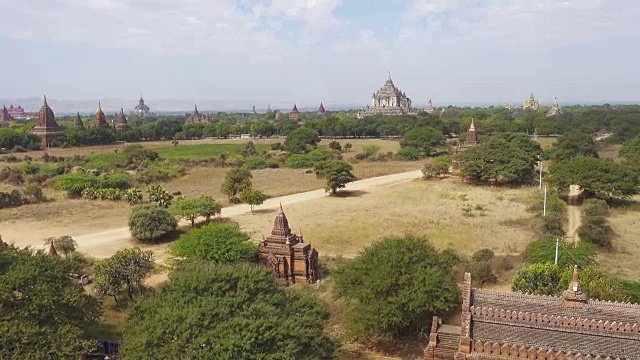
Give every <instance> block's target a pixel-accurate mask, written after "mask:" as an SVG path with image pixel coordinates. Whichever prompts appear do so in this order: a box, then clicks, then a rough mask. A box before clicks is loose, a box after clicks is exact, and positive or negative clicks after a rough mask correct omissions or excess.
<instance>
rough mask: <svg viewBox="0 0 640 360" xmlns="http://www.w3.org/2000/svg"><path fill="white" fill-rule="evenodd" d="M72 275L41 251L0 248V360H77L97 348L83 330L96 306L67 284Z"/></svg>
mask: <svg viewBox="0 0 640 360" xmlns="http://www.w3.org/2000/svg"><path fill="white" fill-rule="evenodd" d="M77 270H78V269H77V268H75V267H74V266H73V263H71V262H68V261H66V260H63V259H61V258H59V257H50V256H47V255H46V254H45V253H43V252H42V251H37V252H33V251H32V250H30V249H28V248H27V249H17V248H15V247H13V246H9V245H4V246H2V245H0V314H2V321H0V358H2V359H12V360H14V359H15V360H23V359H50V358H57V359H77V358H80V356H81V354H83V353H84V352H86V351H89V350H91V349H92V348H93V347H94V346H95V345H96V344H95V342H94V341H91V340H90V339H89V336H88V335H87V330H88V329H89V328H90V327H92V326H94V325H95V324H96V323H97V321H98V318H99V317H100V303H99V302H98V301H97V300H96V299H95V298H94V297H93V296H90V295H88V294H85V293H84V292H83V290H82V289H81V288H80V287H78V285H77V284H75V283H74V282H73V281H72V280H71V279H70V278H69V274H70V273H74V272H76V271H77Z"/></svg>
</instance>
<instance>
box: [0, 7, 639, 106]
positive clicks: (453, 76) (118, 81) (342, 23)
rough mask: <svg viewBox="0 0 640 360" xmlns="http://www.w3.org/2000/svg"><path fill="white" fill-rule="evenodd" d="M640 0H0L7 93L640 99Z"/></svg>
mask: <svg viewBox="0 0 640 360" xmlns="http://www.w3.org/2000/svg"><path fill="white" fill-rule="evenodd" d="M638 19H640V1H637V0H564V1H563V0H537V1H534V0H484V1H483V0H384V1H380V0H254V1H250V0H0V84H1V85H0V98H4V99H11V98H22V97H33V96H40V95H41V94H47V95H48V97H50V98H55V99H66V100H92V99H101V98H131V99H137V98H138V97H139V96H140V94H141V93H142V94H144V97H145V99H146V100H147V102H148V103H149V102H152V101H153V100H158V101H159V100H162V99H181V100H188V101H194V102H197V101H198V100H255V101H266V102H268V101H283V102H289V101H290V102H297V103H302V104H305V103H307V104H317V103H319V102H320V101H323V102H324V103H325V104H327V105H328V108H330V107H331V104H332V103H333V104H347V103H348V104H354V105H358V106H365V105H366V104H368V103H370V101H371V94H372V93H373V92H374V91H375V90H376V89H378V88H379V87H381V86H382V84H383V83H384V81H385V80H386V78H387V76H388V75H387V74H388V72H391V76H392V78H393V80H394V83H395V84H396V86H398V87H400V88H401V89H402V90H403V91H405V92H406V94H407V96H409V97H411V98H412V100H413V103H414V104H426V102H427V101H428V100H429V99H432V100H433V102H434V104H435V105H440V106H443V105H449V104H480V103H484V104H496V105H499V104H503V103H514V104H516V103H521V102H522V101H524V99H525V98H526V97H528V95H529V93H530V92H531V91H533V93H534V94H535V95H536V97H537V98H538V99H539V100H540V102H541V103H543V104H550V103H551V102H552V101H553V98H554V97H558V99H559V101H560V102H561V103H566V104H568V103H605V102H640V71H638V67H639V66H640V23H639V21H638Z"/></svg>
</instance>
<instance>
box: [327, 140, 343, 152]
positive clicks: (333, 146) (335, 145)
mask: <svg viewBox="0 0 640 360" xmlns="http://www.w3.org/2000/svg"><path fill="white" fill-rule="evenodd" d="M329 149H331V150H335V151H342V145H340V143H339V142H337V141H335V140H333V141H331V142H330V143H329Z"/></svg>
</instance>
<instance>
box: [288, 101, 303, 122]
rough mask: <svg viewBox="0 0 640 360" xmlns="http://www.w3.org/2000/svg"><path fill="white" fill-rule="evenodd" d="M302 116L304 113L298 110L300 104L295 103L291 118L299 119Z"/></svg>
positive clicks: (292, 119)
mask: <svg viewBox="0 0 640 360" xmlns="http://www.w3.org/2000/svg"><path fill="white" fill-rule="evenodd" d="M301 116H302V114H301V113H300V111H298V105H296V104H293V110H291V112H290V113H289V120H291V121H298V120H300V117H301Z"/></svg>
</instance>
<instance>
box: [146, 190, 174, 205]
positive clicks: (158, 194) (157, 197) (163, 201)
mask: <svg viewBox="0 0 640 360" xmlns="http://www.w3.org/2000/svg"><path fill="white" fill-rule="evenodd" d="M147 195H148V196H149V201H151V202H154V203H156V204H157V205H158V206H160V207H162V208H165V209H166V208H168V207H169V205H171V201H172V200H173V195H171V194H169V193H168V192H167V190H165V189H164V188H163V187H162V186H160V185H154V186H150V187H149V188H148V189H147Z"/></svg>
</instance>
